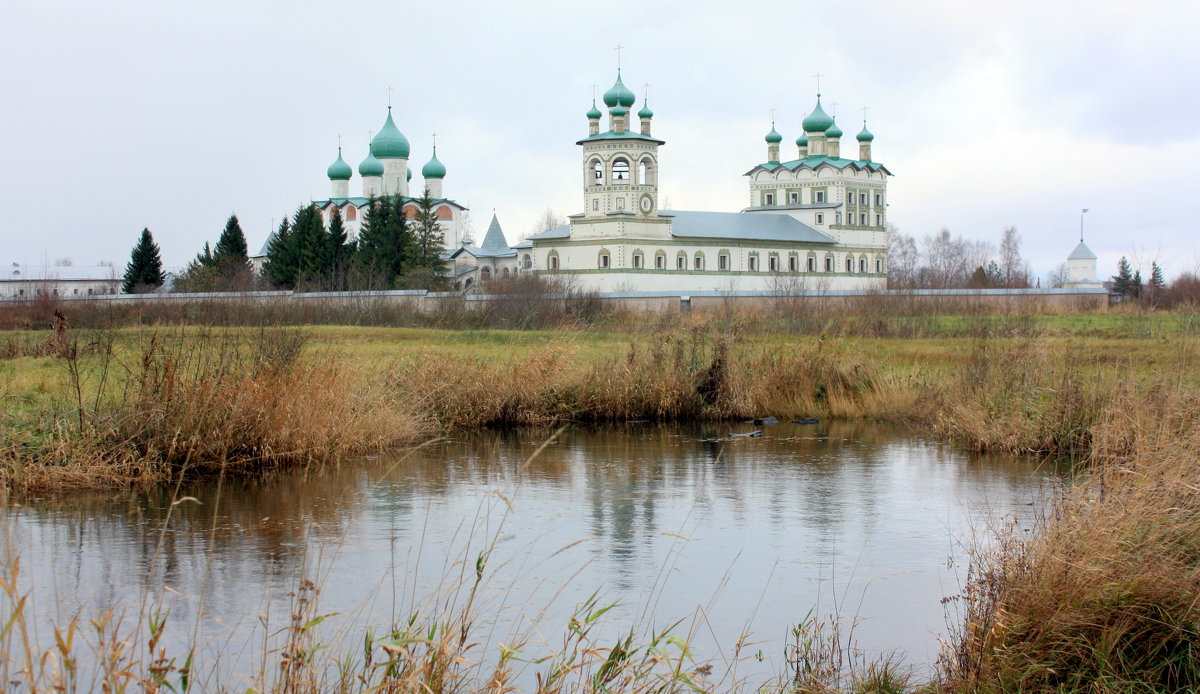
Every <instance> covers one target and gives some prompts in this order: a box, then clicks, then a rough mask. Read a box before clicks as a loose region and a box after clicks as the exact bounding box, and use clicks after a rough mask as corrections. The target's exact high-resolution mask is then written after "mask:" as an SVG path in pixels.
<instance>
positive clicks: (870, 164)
mask: <svg viewBox="0 0 1200 694" xmlns="http://www.w3.org/2000/svg"><path fill="white" fill-rule="evenodd" d="M821 166H832V167H833V168H835V169H838V170H839V171H840V170H841V169H844V168H846V167H847V166H850V167H853V168H856V169H858V170H859V171H882V172H884V173H885V174H887V175H889V176H891V175H892V172H891V171H888V169H887V167H886V166H884V165H883V164H880V163H879V162H877V161H868V160H865V159H843V158H841V157H827V156H824V155H814V156H811V157H805V158H803V159H793V160H791V161H785V162H782V163H780V162H777V161H769V162H766V163H764V164H759V165H757V166H755V167H754V168H753V169H750V170H749V171H747V172H746V173H745V174H743V175H745V176H749V175H750V174H752V173H754V172H755V171H758V170H759V169H765V170H767V171H774V170H776V169H778V168H781V167H782V168H784V169H787V170H788V171H795V170H796V169H805V168H807V169H813V170H816V169H817V168H818V167H821Z"/></svg>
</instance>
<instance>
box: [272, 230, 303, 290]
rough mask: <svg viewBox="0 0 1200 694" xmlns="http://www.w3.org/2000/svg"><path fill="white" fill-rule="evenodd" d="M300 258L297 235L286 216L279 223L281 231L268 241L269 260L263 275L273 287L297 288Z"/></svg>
mask: <svg viewBox="0 0 1200 694" xmlns="http://www.w3.org/2000/svg"><path fill="white" fill-rule="evenodd" d="M299 265H300V263H299V257H298V254H297V252H296V243H295V235H294V234H292V226H291V223H290V222H289V221H288V217H287V215H286V214H285V215H284V216H283V221H282V222H280V223H279V229H277V230H276V231H275V233H274V234H271V238H270V239H268V240H267V259H266V261H265V262H264V263H263V275H264V276H265V277H266V278H267V281H269V282H270V283H271V284H272V285H274V286H276V287H282V288H285V289H293V288H295V286H296V272H297V270H298V269H299Z"/></svg>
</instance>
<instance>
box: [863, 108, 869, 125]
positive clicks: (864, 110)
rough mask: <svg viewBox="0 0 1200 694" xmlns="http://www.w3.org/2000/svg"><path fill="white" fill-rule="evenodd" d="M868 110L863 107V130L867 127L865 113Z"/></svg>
mask: <svg viewBox="0 0 1200 694" xmlns="http://www.w3.org/2000/svg"><path fill="white" fill-rule="evenodd" d="M868 110H869V109H867V107H866V106H863V127H864V128H865V127H866V126H867V111H868Z"/></svg>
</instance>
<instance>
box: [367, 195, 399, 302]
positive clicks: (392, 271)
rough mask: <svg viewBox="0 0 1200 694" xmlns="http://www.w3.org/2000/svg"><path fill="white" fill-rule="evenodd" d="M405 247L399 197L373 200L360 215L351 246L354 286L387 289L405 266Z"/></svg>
mask: <svg viewBox="0 0 1200 694" xmlns="http://www.w3.org/2000/svg"><path fill="white" fill-rule="evenodd" d="M409 245H410V241H409V234H408V225H407V220H406V219H405V216H404V200H403V198H401V197H400V196H398V195H397V196H392V197H389V198H382V199H376V198H373V199H372V200H371V201H370V203H368V206H367V213H366V214H365V215H363V223H362V226H361V227H360V229H359V233H358V243H357V245H356V247H355V253H354V273H355V276H356V280H357V281H356V284H357V285H359V286H360V287H362V288H370V289H390V288H391V287H392V286H393V285H394V284H395V282H396V278H397V277H398V276H399V275H400V273H401V271H402V270H403V269H404V267H405V265H406V263H407V260H408V255H409Z"/></svg>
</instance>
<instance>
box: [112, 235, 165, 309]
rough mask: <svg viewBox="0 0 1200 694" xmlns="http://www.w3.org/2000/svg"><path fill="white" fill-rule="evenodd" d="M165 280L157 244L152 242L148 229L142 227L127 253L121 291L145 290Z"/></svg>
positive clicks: (160, 284)
mask: <svg viewBox="0 0 1200 694" xmlns="http://www.w3.org/2000/svg"><path fill="white" fill-rule="evenodd" d="M165 280H166V274H165V273H163V267H162V256H161V254H160V253H159V249H158V244H157V243H154V237H153V236H152V235H151V234H150V230H149V229H142V235H141V237H140V238H138V242H137V243H136V244H135V245H134V246H133V251H132V252H131V253H130V255H129V264H128V265H126V266H125V284H124V285H123V286H122V287H121V291H123V292H125V293H126V294H135V293H141V292H147V291H150V290H152V289H156V288H158V287H161V286H162V283H163V282H164V281H165Z"/></svg>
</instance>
